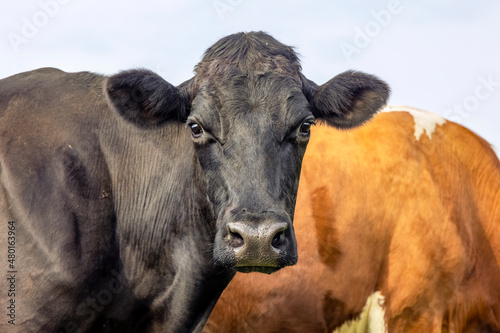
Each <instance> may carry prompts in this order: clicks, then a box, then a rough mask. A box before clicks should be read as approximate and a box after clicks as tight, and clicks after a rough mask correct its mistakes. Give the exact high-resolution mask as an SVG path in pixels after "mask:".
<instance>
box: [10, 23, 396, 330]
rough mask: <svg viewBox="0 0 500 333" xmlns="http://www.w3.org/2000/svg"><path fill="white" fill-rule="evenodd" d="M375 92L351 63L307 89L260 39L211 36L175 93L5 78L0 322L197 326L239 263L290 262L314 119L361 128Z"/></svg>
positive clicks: (138, 82) (143, 81) (382, 88)
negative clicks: (216, 38) (298, 196)
mask: <svg viewBox="0 0 500 333" xmlns="http://www.w3.org/2000/svg"><path fill="white" fill-rule="evenodd" d="M339 86H340V87H341V88H342V89H341V90H340V91H339V88H338V87H339ZM346 87H347V88H346ZM387 95H388V88H387V85H386V84H385V83H383V82H381V81H380V80H378V79H376V78H375V77H372V76H368V75H365V74H361V73H354V72H346V73H344V74H342V75H340V76H337V77H336V78H334V79H332V80H331V81H329V82H328V83H327V84H325V85H321V86H317V85H316V84H314V83H313V82H311V81H309V80H307V79H306V78H305V77H304V76H303V75H302V74H301V72H300V65H299V62H298V58H297V56H296V55H295V53H294V52H293V51H292V49H291V48H289V47H287V46H285V45H283V44H281V43H279V42H278V41H276V40H275V39H273V38H272V37H270V36H268V35H266V34H264V33H248V34H242V33H241V34H235V35H231V36H228V37H225V38H223V39H221V40H220V41H219V42H217V43H216V44H214V45H213V46H212V47H211V48H210V49H209V50H208V51H207V52H206V53H205V56H204V57H203V59H202V61H201V62H200V63H199V64H198V66H197V67H196V75H195V76H194V77H193V78H192V79H191V80H188V81H186V82H185V83H183V84H181V85H179V86H178V87H174V86H172V85H171V84H169V83H168V82H166V81H165V80H163V79H162V78H160V77H159V76H158V75H156V74H155V73H152V72H150V71H147V70H132V71H126V72H121V73H119V74H116V75H113V76H111V77H105V76H101V75H96V74H92V73H87V72H83V73H72V74H69V73H64V72H62V71H59V70H56V69H40V70H36V71H32V72H26V73H21V74H18V75H15V76H12V77H9V78H6V79H4V80H1V81H0V223H1V225H2V228H1V231H0V232H1V233H0V242H1V246H0V247H1V248H2V249H3V251H4V253H5V255H7V249H8V247H7V246H8V244H9V245H10V244H13V245H10V246H12V247H13V250H9V251H13V254H12V258H13V259H12V263H11V264H10V265H11V266H8V267H7V266H6V264H5V262H6V261H5V260H4V261H3V262H4V264H5V265H4V266H2V271H3V273H2V281H4V282H5V283H2V284H0V290H1V296H0V301H1V302H0V303H1V304H2V308H3V309H4V311H2V313H3V314H5V312H7V313H8V315H9V316H5V315H3V316H2V317H3V319H2V320H1V321H0V331H1V332H13V331H15V330H16V329H17V330H18V332H110V331H113V332H150V331H158V332H192V331H200V330H201V328H202V326H203V324H204V322H205V321H206V319H207V317H208V315H209V312H210V311H211V309H212V307H213V306H214V304H215V302H216V300H217V298H218V296H219V295H220V293H221V292H222V290H223V288H224V287H225V286H226V285H227V283H228V282H229V281H230V279H231V278H232V276H233V275H234V274H235V272H236V271H237V270H239V271H245V272H248V271H259V272H265V273H270V272H274V271H276V270H278V269H280V268H281V267H284V266H287V265H293V264H294V263H295V262H296V260H297V254H296V244H295V237H294V232H293V226H292V217H293V210H294V205H295V197H296V191H297V187H298V178H299V174H300V166H301V161H302V157H303V154H304V152H305V148H306V146H307V142H308V139H309V128H310V126H311V124H312V123H313V122H314V121H315V119H323V120H324V121H327V122H329V123H330V124H332V125H334V126H339V127H350V126H355V125H358V124H360V123H362V122H363V121H364V120H366V119H368V118H370V117H371V115H372V114H373V113H374V112H376V111H377V110H378V109H379V108H380V107H381V106H382V105H383V104H384V103H385V100H386V98H387ZM332 103H333V104H332ZM334 103H337V104H342V105H336V104H334ZM343 115H344V116H345V117H344V116H343ZM9 221H11V222H9ZM6 258H7V257H6V256H4V259H6ZM7 270H8V271H11V272H7ZM7 278H11V281H12V282H10V281H9V283H7V282H6V281H7ZM11 287H12V288H11ZM11 303H13V304H14V305H13V306H12V308H9V309H7V306H10V304H11Z"/></svg>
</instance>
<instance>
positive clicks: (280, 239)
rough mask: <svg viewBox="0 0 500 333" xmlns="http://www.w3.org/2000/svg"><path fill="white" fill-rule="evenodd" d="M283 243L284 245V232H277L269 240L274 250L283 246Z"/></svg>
mask: <svg viewBox="0 0 500 333" xmlns="http://www.w3.org/2000/svg"><path fill="white" fill-rule="evenodd" d="M284 243H285V232H284V231H278V232H277V233H276V235H274V237H273V239H272V240H271V246H272V247H274V248H275V249H279V248H280V247H282V246H283V244H284Z"/></svg>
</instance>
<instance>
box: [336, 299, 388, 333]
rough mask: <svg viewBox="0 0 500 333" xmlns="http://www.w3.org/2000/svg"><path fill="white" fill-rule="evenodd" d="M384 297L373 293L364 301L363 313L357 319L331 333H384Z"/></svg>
mask: <svg viewBox="0 0 500 333" xmlns="http://www.w3.org/2000/svg"><path fill="white" fill-rule="evenodd" d="M384 304H385V297H384V296H382V293H381V292H380V291H377V292H374V293H373V294H372V295H371V296H370V297H368V299H367V300H366V304H365V307H364V308H363V312H362V313H361V315H360V316H359V318H358V319H355V320H351V321H349V322H347V323H345V324H344V325H342V326H341V327H339V328H337V329H336V330H335V331H333V333H385V332H387V325H386V323H385V311H384Z"/></svg>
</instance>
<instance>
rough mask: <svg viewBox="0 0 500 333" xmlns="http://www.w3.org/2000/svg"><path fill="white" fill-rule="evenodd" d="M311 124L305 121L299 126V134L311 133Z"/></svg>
mask: <svg viewBox="0 0 500 333" xmlns="http://www.w3.org/2000/svg"><path fill="white" fill-rule="evenodd" d="M311 126H312V122H310V121H306V122H304V123H303V124H302V125H300V134H302V135H307V134H309V132H310V131H311Z"/></svg>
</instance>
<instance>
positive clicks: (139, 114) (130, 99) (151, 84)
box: [106, 70, 186, 127]
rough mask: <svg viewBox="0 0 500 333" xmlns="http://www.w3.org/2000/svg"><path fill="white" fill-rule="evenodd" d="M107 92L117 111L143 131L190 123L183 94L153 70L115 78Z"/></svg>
mask: <svg viewBox="0 0 500 333" xmlns="http://www.w3.org/2000/svg"><path fill="white" fill-rule="evenodd" d="M106 92H107V94H108V98H109V100H110V101H111V104H112V105H113V106H114V107H115V109H116V110H117V111H118V112H119V113H120V114H121V115H122V116H123V117H124V118H125V119H127V120H129V121H131V122H132V123H134V124H136V125H137V126H139V127H152V126H159V125H163V124H164V123H166V122H167V121H183V120H185V119H186V111H185V110H186V106H185V103H184V100H183V98H182V96H181V94H180V92H179V90H178V89H177V88H176V87H174V86H173V85H171V84H170V83H168V82H167V81H165V80H164V79H162V78H161V77H160V76H159V75H158V74H156V73H153V72H151V71H149V70H129V71H123V72H121V73H119V74H116V75H113V76H111V77H110V78H109V79H108V80H107V82H106Z"/></svg>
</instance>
